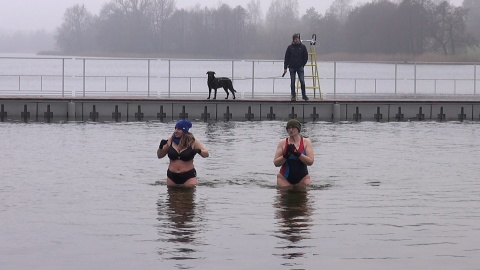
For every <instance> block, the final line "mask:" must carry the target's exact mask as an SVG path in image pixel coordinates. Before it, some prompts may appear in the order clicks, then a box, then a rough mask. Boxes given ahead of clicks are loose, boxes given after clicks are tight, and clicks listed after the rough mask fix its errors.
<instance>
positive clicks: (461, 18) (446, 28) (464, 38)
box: [430, 1, 477, 55]
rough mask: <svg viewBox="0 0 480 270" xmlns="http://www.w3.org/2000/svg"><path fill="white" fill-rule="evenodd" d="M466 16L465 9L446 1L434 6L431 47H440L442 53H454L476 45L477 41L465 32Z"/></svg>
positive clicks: (435, 48) (436, 48)
mask: <svg viewBox="0 0 480 270" xmlns="http://www.w3.org/2000/svg"><path fill="white" fill-rule="evenodd" d="M466 16H467V10H466V9H464V8H462V7H453V6H452V5H450V3H449V2H448V1H443V2H441V3H440V4H439V5H438V6H436V7H435V9H434V10H433V12H432V24H431V27H430V37H431V38H432V49H433V50H438V49H440V50H441V51H442V52H443V54H444V55H449V54H451V55H455V54H456V52H457V50H458V49H460V48H465V47H468V46H474V45H476V44H477V41H476V40H475V39H474V38H473V36H472V35H471V34H468V33H467V32H466V24H465V21H466Z"/></svg>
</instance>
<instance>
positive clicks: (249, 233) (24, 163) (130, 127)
mask: <svg viewBox="0 0 480 270" xmlns="http://www.w3.org/2000/svg"><path fill="white" fill-rule="evenodd" d="M173 126H174V124H173V123H158V122H150V123H101V124H99V123H68V124H39V123H29V124H24V123H0V142H1V144H0V153H1V160H0V173H1V180H0V220H1V226H0V254H1V256H0V269H479V265H480V259H479V258H480V245H479V244H478V239H480V207H479V205H480V197H479V194H480V184H479V180H480V179H479V178H480V177H479V176H478V175H479V171H480V165H479V163H478V162H479V160H480V131H479V128H480V124H479V123H477V122H474V123H471V122H470V123H469V122H464V123H457V122H449V123H439V122H405V123H373V122H364V123H340V124H332V123H305V124H304V131H303V133H304V134H305V135H307V136H309V137H310V138H311V140H312V142H313V144H314V151H315V163H314V165H313V166H312V167H309V170H310V173H311V175H312V180H313V183H314V184H313V185H312V186H311V187H309V188H308V189H307V190H282V189H277V188H276V186H275V174H276V172H277V171H278V168H275V167H274V166H273V155H274V151H275V148H276V146H277V143H278V141H279V139H281V138H283V137H284V136H285V135H286V134H285V130H284V123H283V122H275V121H272V122H270V121H263V122H216V123H203V122H194V125H193V128H192V129H191V131H192V132H193V133H194V135H195V136H196V137H197V138H198V139H200V140H201V142H202V143H203V144H204V145H205V146H207V147H208V148H209V150H210V158H207V159H202V158H199V157H198V156H197V157H196V159H195V165H196V168H197V172H198V175H199V177H198V179H199V185H198V186H197V187H196V188H190V189H187V188H168V187H167V186H166V185H165V177H166V170H167V165H168V160H167V159H161V160H158V159H157V158H156V149H157V147H158V144H159V141H160V140H161V139H163V138H166V137H167V136H169V135H170V134H171V133H172V132H173Z"/></svg>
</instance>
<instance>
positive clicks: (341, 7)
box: [328, 0, 353, 23]
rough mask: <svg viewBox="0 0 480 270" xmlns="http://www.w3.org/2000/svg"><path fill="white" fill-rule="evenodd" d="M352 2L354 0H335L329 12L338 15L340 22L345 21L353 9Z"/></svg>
mask: <svg viewBox="0 0 480 270" xmlns="http://www.w3.org/2000/svg"><path fill="white" fill-rule="evenodd" d="M352 2H353V0H335V1H333V3H332V4H331V5H330V8H329V9H328V13H330V14H332V15H333V16H335V17H337V19H338V20H339V21H340V22H342V23H345V22H346V21H347V18H348V14H350V12H351V11H352V9H353V7H352Z"/></svg>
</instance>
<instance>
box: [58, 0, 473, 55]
mask: <svg viewBox="0 0 480 270" xmlns="http://www.w3.org/2000/svg"><path fill="white" fill-rule="evenodd" d="M352 1H353V0H335V1H334V2H333V3H332V5H331V6H330V8H329V9H328V10H327V11H326V12H325V14H319V13H318V12H317V11H316V10H315V9H314V8H309V9H308V10H306V12H305V14H303V15H301V16H300V14H299V5H298V0H272V1H271V3H270V6H269V8H268V10H267V12H266V14H265V16H263V14H262V12H261V9H260V0H250V2H249V3H248V4H247V6H246V7H242V6H235V7H230V6H229V5H227V4H222V5H220V6H219V7H218V8H207V7H205V8H201V7H200V6H199V5H197V6H196V7H194V8H191V9H188V10H187V9H178V8H176V3H175V0H111V1H110V2H107V3H106V4H105V5H104V6H103V7H102V9H101V10H100V12H99V14H98V15H94V14H92V13H90V12H89V11H88V10H87V9H86V8H85V6H84V5H74V6H72V7H70V8H68V9H66V11H65V13H64V17H63V21H62V24H61V25H60V26H59V27H58V28H57V30H56V33H55V42H56V46H57V47H58V49H59V50H60V51H62V52H64V53H67V54H75V53H92V52H95V53H101V52H108V53H127V54H128V53H130V54H150V55H160V56H171V57H196V58H212V57H213V58H229V59H236V58H237V59H239V58H262V59H279V58H282V57H283V53H284V51H285V49H286V47H287V45H288V44H289V43H290V42H291V38H292V34H293V33H301V38H302V39H304V40H305V39H310V38H311V35H312V34H316V35H317V46H316V48H317V49H316V51H317V53H319V54H328V53H351V54H358V53H377V54H409V55H421V54H425V53H437V54H438V53H441V54H444V55H457V54H461V53H464V52H466V50H467V49H469V48H471V47H478V44H479V41H478V40H479V39H480V27H478V25H480V1H478V0H464V1H463V4H462V6H459V7H456V6H452V5H451V4H450V3H449V1H438V0H390V1H389V0H376V1H373V0H372V2H369V3H365V4H363V5H359V6H355V7H354V6H352Z"/></svg>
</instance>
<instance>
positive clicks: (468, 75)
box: [0, 57, 478, 98]
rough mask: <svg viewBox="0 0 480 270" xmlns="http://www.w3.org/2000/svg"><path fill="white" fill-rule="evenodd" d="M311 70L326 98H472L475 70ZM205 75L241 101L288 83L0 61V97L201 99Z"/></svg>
mask: <svg viewBox="0 0 480 270" xmlns="http://www.w3.org/2000/svg"><path fill="white" fill-rule="evenodd" d="M318 66H319V73H320V83H321V92H322V93H323V94H324V96H326V97H332V98H341V97H344V96H364V95H369V96H372V95H373V96H375V95H377V96H385V95H388V96H396V97H402V96H414V97H415V96H417V95H418V96H422V95H437V96H442V95H445V96H451V95H454V96H467V97H473V98H476V97H478V94H477V78H478V74H477V64H476V63H406V62H319V63H318ZM419 69H421V70H419ZM208 70H214V71H216V72H217V76H221V77H229V78H231V79H232V80H233V81H234V86H235V88H236V89H237V91H238V92H240V96H241V97H251V98H253V97H257V96H285V95H288V94H289V93H290V89H289V87H290V79H289V78H282V77H281V72H282V71H283V61H280V60H187V59H144V58H138V59H132V58H123V59H122V58H51V57H50V58H41V57H31V58H29V57H0V95H59V96H62V97H65V96H72V95H76V96H83V97H87V96H100V95H107V96H143V97H172V96H182V95H185V96H195V95H205V93H206V92H207V91H208V88H207V84H206V75H205V73H206V71H208ZM306 72H308V71H307V70H306ZM306 83H307V85H308V83H309V79H308V78H306ZM219 90H222V89H219ZM222 91H223V90H222Z"/></svg>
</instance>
